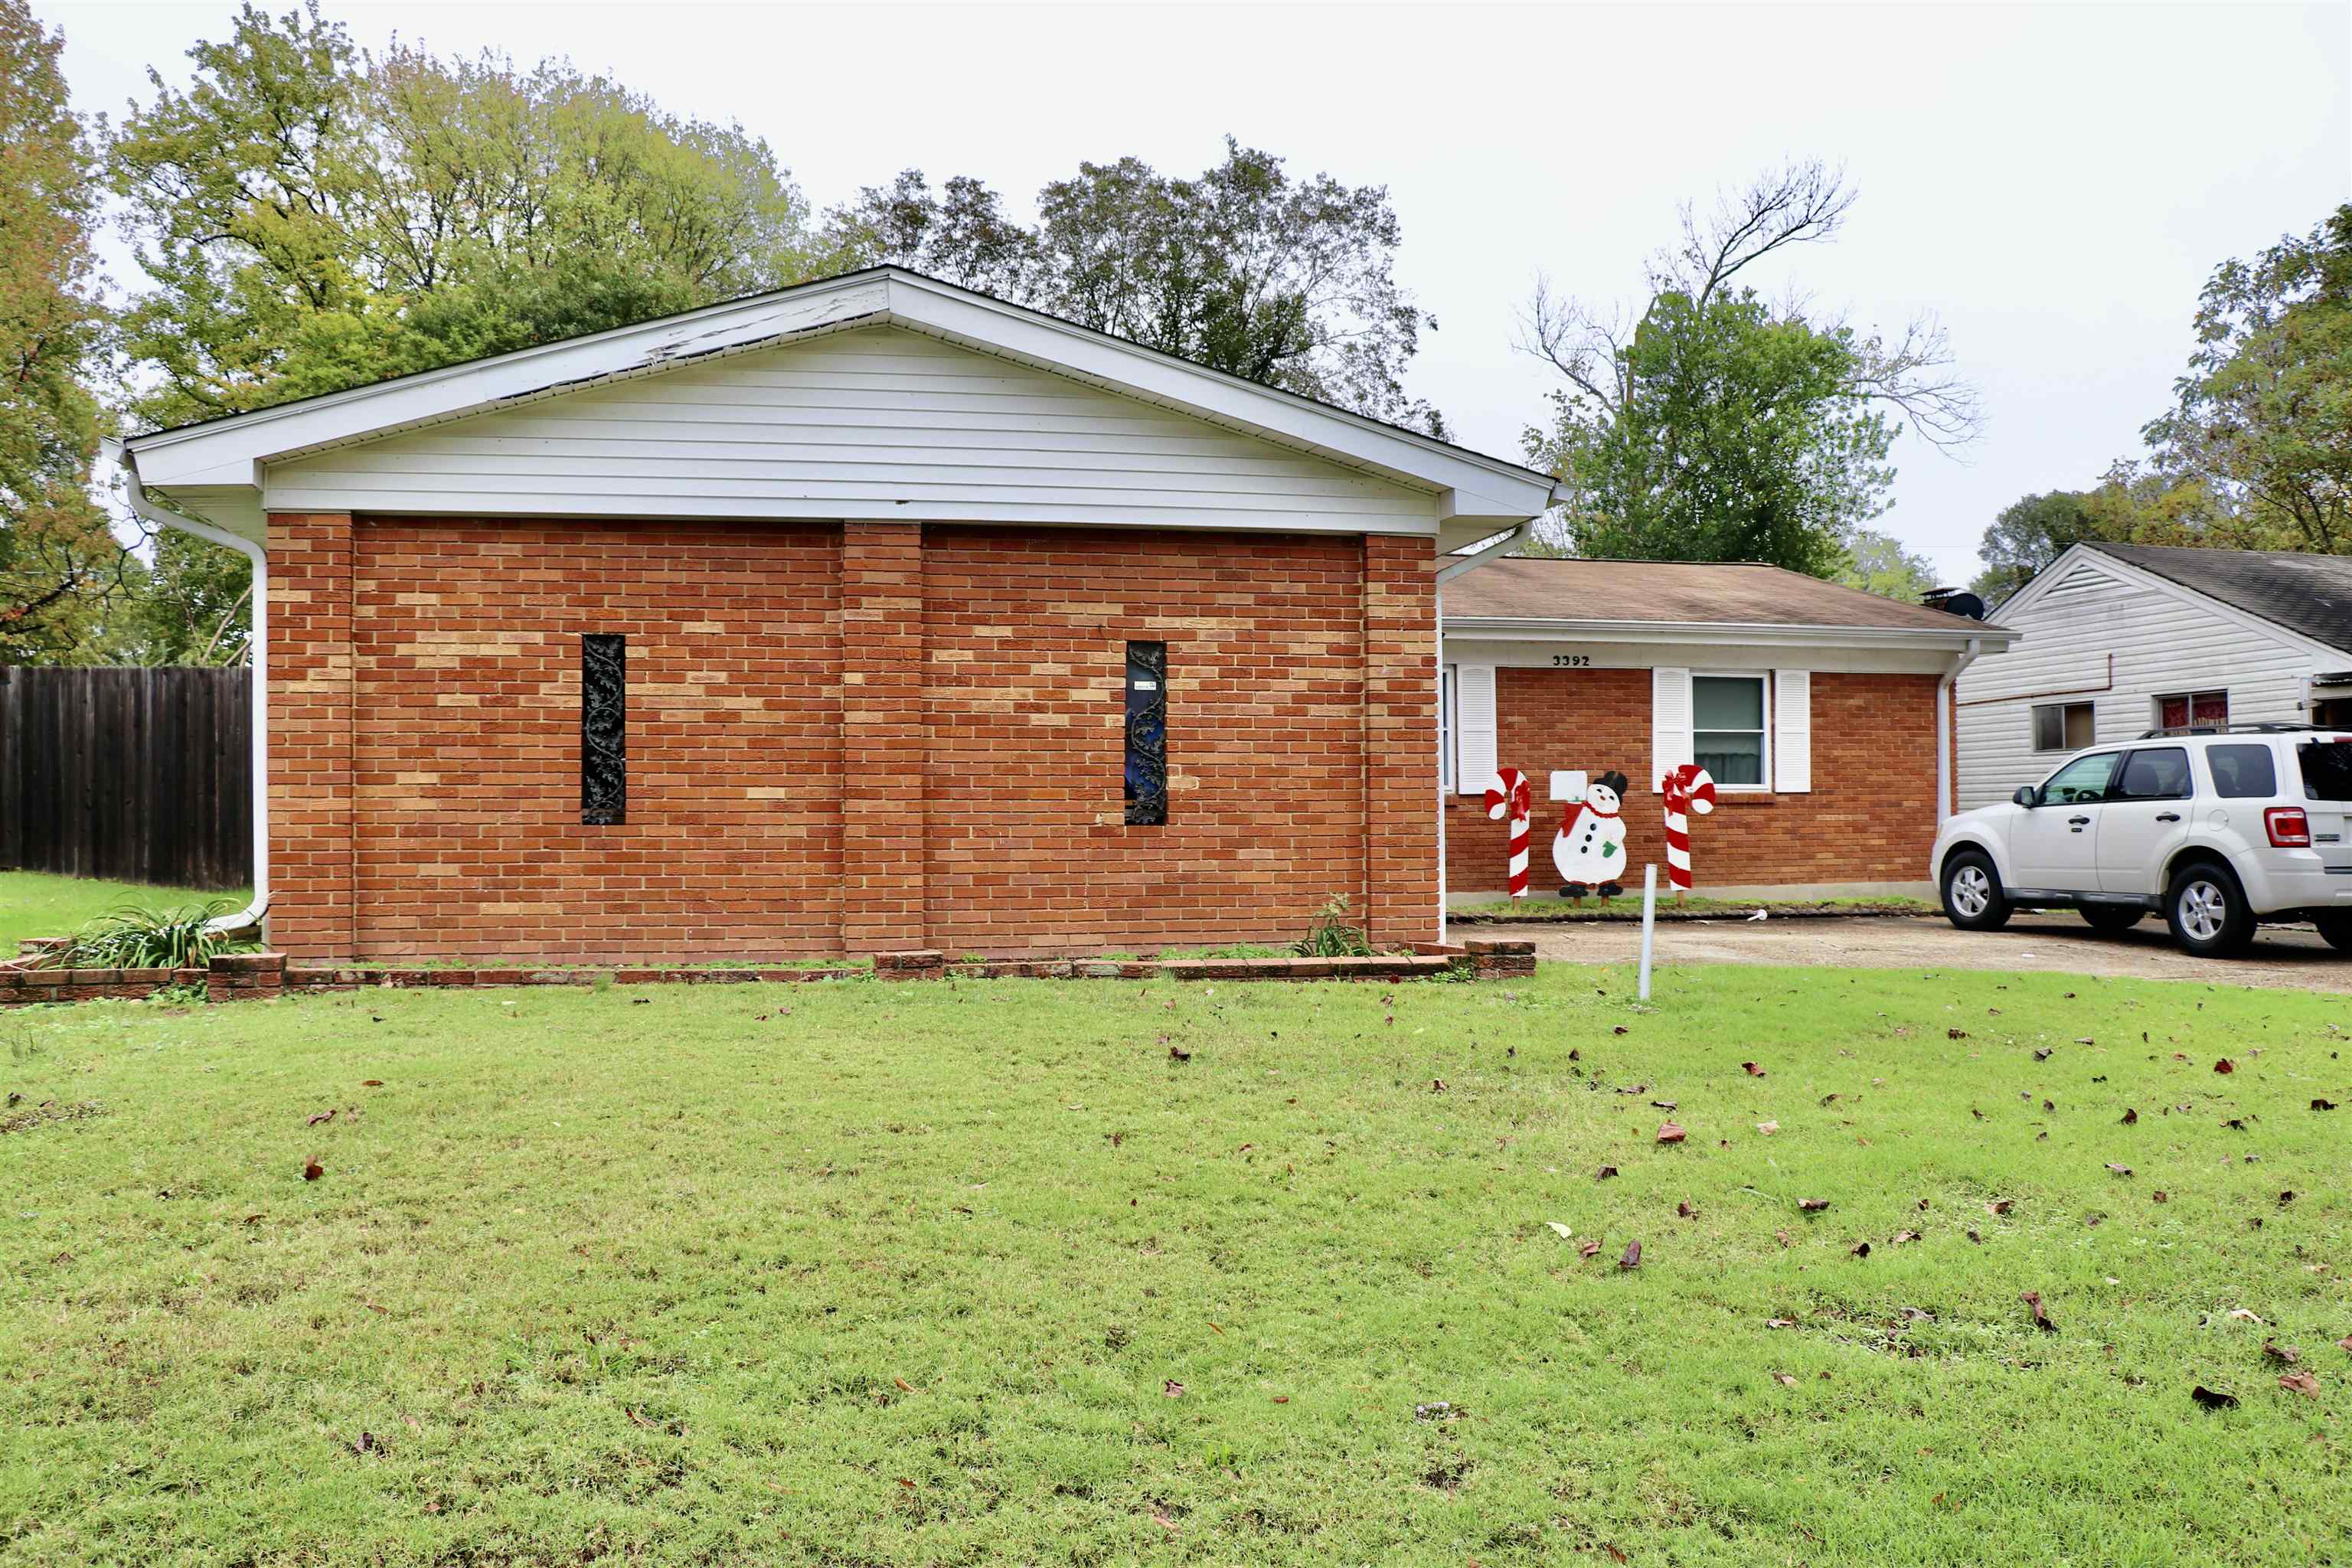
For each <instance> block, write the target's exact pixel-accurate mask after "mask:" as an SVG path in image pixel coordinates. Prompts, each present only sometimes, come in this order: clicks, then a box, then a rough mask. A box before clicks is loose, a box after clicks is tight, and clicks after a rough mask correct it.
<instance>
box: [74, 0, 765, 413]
mask: <svg viewBox="0 0 2352 1568" xmlns="http://www.w3.org/2000/svg"><path fill="white" fill-rule="evenodd" d="M188 54H189V58H191V59H192V60H194V62H195V73H194V82H193V84H192V85H191V86H190V87H189V88H188V89H185V90H184V91H183V90H180V89H174V88H172V87H169V86H167V85H166V84H165V83H164V81H163V79H162V77H161V76H160V75H154V74H152V73H151V78H150V79H151V81H152V85H153V89H154V93H153V99H152V102H149V103H147V104H145V105H144V106H142V107H138V108H135V109H134V110H132V112H131V114H130V115H129V117H128V118H127V119H125V120H124V121H123V122H122V124H121V127H120V129H119V130H118V131H117V132H116V133H115V135H114V136H113V137H112V138H111V139H110V142H109V145H108V149H107V151H108V156H109V163H110V179H111V182H112V184H113V188H114V190H115V192H116V194H117V195H119V196H120V197H121V200H122V202H123V204H124V208H125V216H124V224H125V227H126V229H127V231H128V232H129V234H130V236H131V239H132V240H133V242H134V244H135V246H136V247H137V255H138V258H139V265H140V267H141V268H142V271H143V272H144V273H145V274H146V276H147V279H148V281H149V283H150V285H151V287H150V288H149V289H147V290H146V291H145V292H144V293H143V294H142V296H141V297H140V298H138V299H137V300H135V301H134V302H133V303H132V305H131V309H130V310H129V311H128V312H127V314H126V318H125V348H126V352H127V353H129V355H130V357H131V360H132V361H133V363H136V364H137V365H139V366H141V367H143V368H145V369H147V370H149V371H151V372H152V373H153V379H154V381H155V384H154V386H153V388H152V390H151V391H145V392H142V394H141V395H138V396H136V397H134V398H133V399H132V400H131V411H132V413H133V415H134V416H136V418H137V419H138V420H139V421H140V422H141V423H143V424H147V425H151V426H157V425H172V424H177V423H182V422H184V421H187V420H191V419H199V418H205V417H208V416H214V415H218V414H226V413H234V412H236V411H238V410H242V409H247V408H254V407H259V406H263V405H268V404H271V403H278V402H283V401H285V400H287V399H289V398H294V397H301V396H307V395H312V394H316V393H322V392H333V391H339V390H341V389H342V388H344V387H349V386H354V385H360V384H365V383H368V382H372V381H376V380H380V379H383V378H384V377H386V376H393V375H399V374H405V373H408V372H412V371H418V370H427V369H431V368H434V367H436V366H438V365H443V364H448V363H454V362H456V361H458V360H463V359H468V358H472V357H475V356H478V355H480V354H486V353H500V352H504V351H506V350H509V349H516V348H523V347H528V346H530V344H533V343H538V342H548V341H551V340H552V339H556V338H560V337H565V336H569V335H572V334H574V333H577V332H583V331H596V330H598V329H601V328H605V327H612V326H618V325H622V324H625V323H626V322H629V321H640V320H643V319H645V318H646V317H648V316H654V315H659V314H662V313H664V312H667V311H671V310H681V309H686V308H689V307H691V306H695V305H699V304H705V303H709V301H711V300H719V299H724V298H727V297H730V296H732V295H737V294H743V293H750V292H755V291H757V290H759V289H767V288H772V287H775V286H778V285H781V284H783V283H787V282H791V281H793V280H795V279H799V278H801V277H803V276H805V269H806V267H807V263H808V252H807V247H806V244H805V240H804V236H803V221H804V217H805V210H804V206H803V202H802V200H801V197H800V195H799V193H798V192H797V191H796V190H795V189H794V188H793V185H792V184H790V182H789V180H788V178H787V176H786V174H785V172H784V171H783V170H782V169H780V168H779V167H778V166H777V165H776V163H775V160H774V158H773V156H772V153H770V151H769V149H768V147H767V144H766V143H765V142H761V141H760V140H758V139H757V138H754V137H751V136H750V135H748V134H747V133H746V132H743V131H742V130H741V129H740V127H737V126H719V125H714V124H711V123H709V122H707V121H698V120H687V119H681V118H678V117H677V116H675V115H671V114H667V113H665V112H664V111H663V110H660V109H659V108H658V107H656V105H654V104H653V103H651V102H650V101H648V100H646V99H645V98H644V97H643V96H642V95H639V94H636V93H633V92H631V91H629V90H628V89H625V88H624V87H622V86H620V85H619V84H617V83H615V82H613V81H611V80H609V79H605V78H603V77H585V76H583V75H581V74H580V73H579V72H578V71H576V70H575V69H573V68H572V67H571V66H569V65H565V64H559V63H552V62H551V63H546V64H541V65H540V66H539V67H537V68H533V69H531V70H529V71H523V70H520V69H518V68H516V67H515V66H514V65H513V64H512V63H511V62H509V61H507V60H504V59H502V58H496V57H490V56H485V57H483V58H479V59H476V60H467V61H454V62H453V61H447V60H443V59H441V58H436V57H435V56H433V55H430V54H427V53H425V52H424V51H422V50H420V49H416V48H414V47H399V46H395V47H394V48H393V49H392V50H390V51H389V52H388V53H386V54H384V55H383V56H381V57H378V56H373V55H370V54H367V53H364V52H362V51H360V50H358V49H356V48H355V47H353V46H352V41H351V38H350V37H349V35H348V33H347V32H346V31H345V29H344V28H343V27H342V26H341V24H339V23H333V22H329V21H325V20H323V19H322V18H321V17H320V14H319V10H318V7H317V4H316V0H311V4H310V7H309V8H308V9H307V10H303V11H296V12H291V13H289V14H288V15H286V16H280V17H276V18H273V17H271V16H268V14H266V13H265V12H263V11H261V10H260V9H258V8H257V7H256V6H255V5H251V4H249V3H248V4H247V5H246V6H245V7H244V8H243V9H242V10H241V11H240V12H239V13H238V15H237V17H236V23H235V26H234V27H233V29H232V31H231V34H230V37H228V39H227V40H226V41H225V42H221V43H210V42H200V43H198V44H197V45H196V46H195V47H194V48H192V49H190V50H189V51H188Z"/></svg>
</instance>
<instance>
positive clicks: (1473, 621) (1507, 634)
mask: <svg viewBox="0 0 2352 1568" xmlns="http://www.w3.org/2000/svg"><path fill="white" fill-rule="evenodd" d="M1952 618H1953V620H1954V621H1955V622H1958V619H1959V617H1958V616H1954V617H1952ZM1962 624H1963V625H1967V624H1969V623H1962ZM1454 633H1455V635H1456V636H1459V637H1480V638H1486V639H1495V638H1509V639H1516V640H1519V641H1527V642H1644V643H1646V642H1658V643H1667V642H1672V643H1692V642H1699V643H1792V644H1816V645H1821V646H1825V647H1826V646H1858V647H1949V648H1951V649H1952V650H1953V651H1954V652H1956V653H1958V652H1964V651H1968V650H1970V649H1975V648H1978V647H1980V646H1981V645H1982V644H1984V643H1986V642H1989V641H1996V642H1999V643H2000V645H2001V647H2008V645H2009V644H2010V643H2011V642H2013V641H2015V640H2016V639H2017V638H2018V637H2020V636H2021V635H2022V634H2021V633H2018V632H2013V631H2010V630H2008V629H2007V628H2006V627H1998V626H1974V628H1973V629H1971V630H1965V631H1964V630H1960V629H1958V626H1956V627H1955V629H1953V630H1951V631H1945V630H1942V629H1941V628H1931V627H1927V626H1801V625H1796V624H1792V623H1790V622H1786V621H1780V622H1772V621H1765V622H1756V621H1635V620H1610V621H1603V620H1565V619H1555V618H1552V617H1549V616H1464V617H1462V618H1461V619H1459V620H1457V621H1455V622H1454Z"/></svg>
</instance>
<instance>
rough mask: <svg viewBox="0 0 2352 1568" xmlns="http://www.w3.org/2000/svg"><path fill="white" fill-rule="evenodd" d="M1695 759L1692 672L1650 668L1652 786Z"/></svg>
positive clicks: (1655, 786) (1654, 786) (1655, 785)
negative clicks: (1692, 732)
mask: <svg viewBox="0 0 2352 1568" xmlns="http://www.w3.org/2000/svg"><path fill="white" fill-rule="evenodd" d="M1690 760H1691V672H1690V671H1689V670H1687V669H1670V668H1656V669H1653V670H1652V671H1650V787H1651V788H1652V789H1656V788H1657V787H1658V786H1659V784H1661V783H1663V782H1664V779H1665V776H1666V775H1667V774H1668V773H1672V772H1674V771H1675V769H1676V768H1678V767H1680V766H1682V765H1683V764H1684V763H1686V762H1689V761H1690Z"/></svg>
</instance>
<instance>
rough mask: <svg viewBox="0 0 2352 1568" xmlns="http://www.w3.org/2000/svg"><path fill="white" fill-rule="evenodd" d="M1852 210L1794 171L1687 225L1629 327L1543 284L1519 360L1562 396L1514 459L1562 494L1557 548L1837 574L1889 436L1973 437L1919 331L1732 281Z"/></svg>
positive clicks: (1959, 394) (1810, 167)
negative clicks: (1534, 363)
mask: <svg viewBox="0 0 2352 1568" xmlns="http://www.w3.org/2000/svg"><path fill="white" fill-rule="evenodd" d="M1853 200H1854V197H1853V193H1852V192H1850V191H1848V190H1847V189H1846V188H1845V186H1844V184H1843V179H1842V177H1841V176H1840V175H1838V174H1835V173H1834V172H1832V171H1830V170H1828V169H1825V168H1823V167H1822V165H1821V164H1818V163H1798V164H1791V165H1790V166H1789V167H1787V168H1785V169H1782V170H1780V171H1778V172H1776V173H1774V174H1768V175H1766V176H1764V177H1763V178H1761V179H1759V180H1757V181H1756V182H1754V183H1753V184H1750V185H1749V186H1748V187H1747V188H1746V189H1745V190H1744V191H1742V192H1740V193H1739V194H1738V195H1737V196H1736V197H1733V198H1729V199H1727V200H1726V201H1724V202H1722V203H1720V204H1719V205H1718V206H1717V210H1716V211H1715V212H1714V213H1713V214H1712V215H1710V216H1708V217H1707V218H1706V219H1704V220H1702V219H1700V218H1699V217H1697V216H1696V215H1695V214H1694V213H1693V212H1692V211H1691V210H1690V209H1688V208H1685V211H1684V214H1683V235H1682V238H1681V241H1680V242H1679V244H1678V245H1677V246H1676V247H1675V248H1674V249H1672V250H1669V251H1667V252H1665V253H1664V254H1663V255H1661V256H1660V257H1659V258H1656V260H1654V262H1653V263H1652V265H1651V268H1650V295H1649V299H1648V300H1647V302H1646V303H1645V304H1644V305H1643V307H1642V308H1641V309H1640V310H1639V311H1638V312H1634V313H1631V314H1628V313H1626V312H1623V311H1617V312H1612V313H1602V312H1599V311H1596V310H1592V309H1590V308H1588V307H1585V306H1583V305H1580V304H1579V303H1578V302H1576V301H1574V300H1561V299H1559V298H1557V297H1555V296H1554V295H1553V294H1552V293H1551V292H1550V291H1549V288H1548V287H1546V286H1543V285H1538V289H1537V292H1536V295H1535V298H1534V300H1532V301H1531V303H1530V305H1529V308H1528V312H1527V314H1526V317H1525V318H1524V323H1523V325H1524V330H1523V332H1522V336H1521V346H1522V347H1523V348H1524V349H1526V350H1528V352H1530V353H1537V354H1539V355H1541V356H1542V357H1543V358H1544V359H1546V360H1548V361H1549V363H1551V365H1552V367H1553V368H1554V369H1555V370H1557V371H1558V372H1559V375H1560V377H1561V380H1562V382H1563V383H1564V384H1563V385H1562V386H1561V387H1560V388H1559V390H1558V391H1557V392H1556V393H1555V394H1554V395H1553V398H1552V404H1553V408H1552V417H1551V420H1550V422H1549V425H1547V426H1541V427H1535V428H1530V429H1529V430H1528V432H1527V435H1526V442H1525V444H1526V447H1527V451H1528V458H1529V460H1530V461H1531V462H1533V463H1535V464H1537V465H1538V466H1540V467H1545V468H1549V469H1550V470H1551V471H1552V472H1553V473H1555V474H1557V475H1559V477H1560V478H1561V479H1565V480H1567V481H1568V482H1569V488H1570V495H1571V500H1570V503H1569V505H1568V507H1567V508H1566V510H1565V512H1564V515H1563V516H1562V517H1561V518H1560V519H1559V520H1557V521H1555V522H1553V523H1552V524H1551V525H1549V531H1550V533H1551V535H1552V537H1553V539H1554V542H1556V543H1557V544H1559V545H1561V546H1564V547H1566V548H1569V549H1572V550H1574V551H1576V552H1579V553H1580V554H1586V555H1601V556H1643V557H1651V558H1656V559H1663V560H1676V561H1732V560H1745V561H1762V562H1767V563H1771V564H1774V565H1779V566H1785V567H1789V568H1790V569H1792V570H1795V571H1800V572H1807V573H1811V574H1815V575H1818V576H1831V575H1834V574H1837V573H1838V572H1840V571H1841V570H1843V569H1845V568H1847V567H1848V566H1849V564H1850V563H1852V562H1853V559H1854V555H1855V546H1856V543H1857V542H1860V541H1861V540H1862V537H1863V535H1862V531H1863V530H1864V527H1865V525H1866V524H1867V523H1868V522H1869V521H1871V520H1872V519H1874V518H1875V517H1877V516H1878V515H1879V514H1880V513H1881V512H1883V511H1884V510H1885V506H1886V500H1885V497H1886V491H1887V489H1888V487H1889V486H1890V484H1891V483H1892V482H1893V479H1894V469H1893V468H1892V467H1891V466H1890V465H1889V463H1888V462H1887V454H1888V451H1889V450H1890V448H1891V447H1892V446H1893V443H1894V440H1895V437H1896V436H1897V435H1898V434H1900V433H1901V431H1902V429H1903V428H1904V427H1905V426H1904V425H1902V424H1900V423H1898V420H1907V422H1908V427H1909V428H1911V429H1913V430H1916V432H1917V433H1919V434H1920V435H1922V436H1923V437H1926V438H1927V440H1929V441H1930V442H1932V443H1934V444H1936V445H1937V446H1941V447H1956V446H1958V445H1961V444H1964V443H1966V442H1967V441H1969V440H1970V439H1972V438H1973V437H1974V434H1975V430H1976V426H1977V415H1976V407H1975V400H1974V396H1973V394H1972V393H1971V392H1970V390H1969V387H1968V386H1967V385H1966V384H1964V383H1962V382H1961V381H1959V380H1958V378H1957V377H1956V376H1955V375H1953V374H1951V372H1950V369H1949V365H1950V354H1949V351H1948V348H1947V346H1946V343H1945V340H1944V336H1943V333H1942V331H1941V330H1940V329H1939V328H1937V326H1936V325H1935V324H1934V322H1933V321H1930V320H1928V319H1927V318H1924V317H1923V318H1920V319H1917V320H1915V321H1912V322H1911V323H1910V324H1909V325H1908V326H1906V328H1905V329H1904V330H1903V331H1901V332H1899V333H1897V334H1895V335H1893V336H1891V337H1890V336H1886V335H1883V334H1879V333H1875V332H1866V331H1861V330H1858V329H1856V328H1853V327H1852V326H1849V325H1848V324H1846V323H1844V322H1843V321H1811V320H1809V319H1808V318H1807V316H1806V313H1805V311H1804V310H1803V308H1802V307H1801V304H1799V303H1796V302H1790V301H1784V302H1779V303H1774V302H1771V301H1768V300H1765V299H1764V298H1763V297H1761V296H1760V295H1759V294H1758V293H1757V291H1756V290H1755V289H1751V288H1748V287H1747V286H1745V284H1744V282H1742V281H1741V276H1742V274H1743V273H1745V272H1746V271H1747V269H1748V268H1750V267H1752V266H1754V265H1755V264H1756V263H1758V262H1759V261H1761V260H1763V259H1764V258H1767V257H1769V256H1772V255H1774V254H1777V253H1778V252H1780V251H1781V250H1784V249H1787V248H1790V247H1796V246H1801V245H1809V244H1817V243H1821V242H1823V241H1826V240H1829V239H1831V238H1833V237H1835V236H1836V235H1837V233H1838V232H1839V231H1840V229H1841V228H1842V227H1843V224H1844V221H1845V217H1846V215H1847V213H1848V211H1849V210H1850V209H1851V207H1852V206H1853Z"/></svg>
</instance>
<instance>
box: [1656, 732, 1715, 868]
mask: <svg viewBox="0 0 2352 1568" xmlns="http://www.w3.org/2000/svg"><path fill="white" fill-rule="evenodd" d="M1659 788H1660V789H1661V790H1662V791H1663V792H1664V795H1665V797H1666V880H1667V881H1668V882H1670V883H1672V884H1673V885H1674V889H1675V900H1677V901H1679V900H1681V898H1682V896H1683V895H1684V894H1685V893H1687V892H1689V891H1690V888H1691V858H1690V815H1689V814H1690V813H1692V812H1694V811H1696V813H1698V814H1699V815H1700V816H1706V814H1707V813H1708V812H1710V811H1713V810H1714V809H1715V779H1714V777H1713V776H1712V775H1710V774H1709V773H1707V771H1706V769H1705V768H1703V767H1700V766H1699V765H1698V764H1697V763H1683V764H1682V765H1681V766H1679V767H1677V768H1675V770H1674V771H1673V772H1672V773H1668V774H1666V776H1665V779H1664V782H1663V783H1662V784H1660V785H1659Z"/></svg>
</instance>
